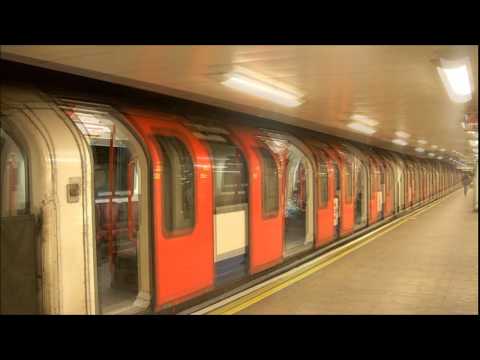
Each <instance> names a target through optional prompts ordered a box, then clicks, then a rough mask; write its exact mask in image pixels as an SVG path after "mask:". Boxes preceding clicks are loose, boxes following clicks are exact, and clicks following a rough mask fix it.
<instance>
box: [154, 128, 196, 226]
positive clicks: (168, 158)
mask: <svg viewBox="0 0 480 360" xmlns="http://www.w3.org/2000/svg"><path fill="white" fill-rule="evenodd" d="M157 141H158V143H159V145H160V148H161V149H162V154H163V157H164V158H163V163H162V170H163V174H162V175H163V176H162V178H163V179H162V180H163V181H162V184H163V191H162V197H163V224H164V228H165V230H166V231H167V233H168V234H171V235H176V234H177V233H178V232H185V231H188V230H191V229H192V228H193V226H194V224H195V185H194V184H195V179H194V171H193V162H192V158H191V156H190V153H189V152H188V149H187V147H186V146H185V144H184V143H183V142H181V141H180V140H179V139H178V138H176V137H174V136H157Z"/></svg>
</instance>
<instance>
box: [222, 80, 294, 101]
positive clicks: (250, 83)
mask: <svg viewBox="0 0 480 360" xmlns="http://www.w3.org/2000/svg"><path fill="white" fill-rule="evenodd" d="M222 84H223V85H225V86H228V87H230V88H232V89H235V90H239V91H243V92H246V93H249V94H251V95H255V96H258V97H261V98H264V99H267V100H270V101H272V102H274V103H277V104H279V105H284V106H288V107H295V106H299V105H300V104H302V103H303V101H302V100H301V98H300V96H299V95H296V94H292V93H290V92H287V91H285V90H281V89H279V88H277V87H275V86H272V85H269V84H266V83H264V82H261V81H258V80H254V79H251V78H249V77H246V76H244V75H240V74H231V75H230V77H229V78H228V79H227V80H225V81H223V82H222Z"/></svg>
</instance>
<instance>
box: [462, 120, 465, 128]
mask: <svg viewBox="0 0 480 360" xmlns="http://www.w3.org/2000/svg"><path fill="white" fill-rule="evenodd" d="M462 128H464V129H465V121H462Z"/></svg>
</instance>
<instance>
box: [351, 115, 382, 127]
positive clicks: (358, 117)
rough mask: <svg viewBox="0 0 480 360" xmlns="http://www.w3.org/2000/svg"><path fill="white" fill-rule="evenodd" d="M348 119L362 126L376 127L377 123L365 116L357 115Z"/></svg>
mask: <svg viewBox="0 0 480 360" xmlns="http://www.w3.org/2000/svg"><path fill="white" fill-rule="evenodd" d="M350 119H352V120H354V121H357V122H361V123H362V124H365V125H368V126H376V125H378V121H376V120H373V119H370V118H369V117H367V116H365V115H358V114H353V115H352V116H351V117H350Z"/></svg>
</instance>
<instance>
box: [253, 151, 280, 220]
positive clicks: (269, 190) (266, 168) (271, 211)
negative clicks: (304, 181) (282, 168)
mask: <svg viewBox="0 0 480 360" xmlns="http://www.w3.org/2000/svg"><path fill="white" fill-rule="evenodd" d="M258 150H259V154H260V158H261V163H262V210H263V215H264V216H267V217H268V216H274V215H275V214H277V212H278V168H277V163H276V162H275V159H274V158H273V156H272V154H271V153H270V151H268V150H267V149H265V148H259V149H258Z"/></svg>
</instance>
